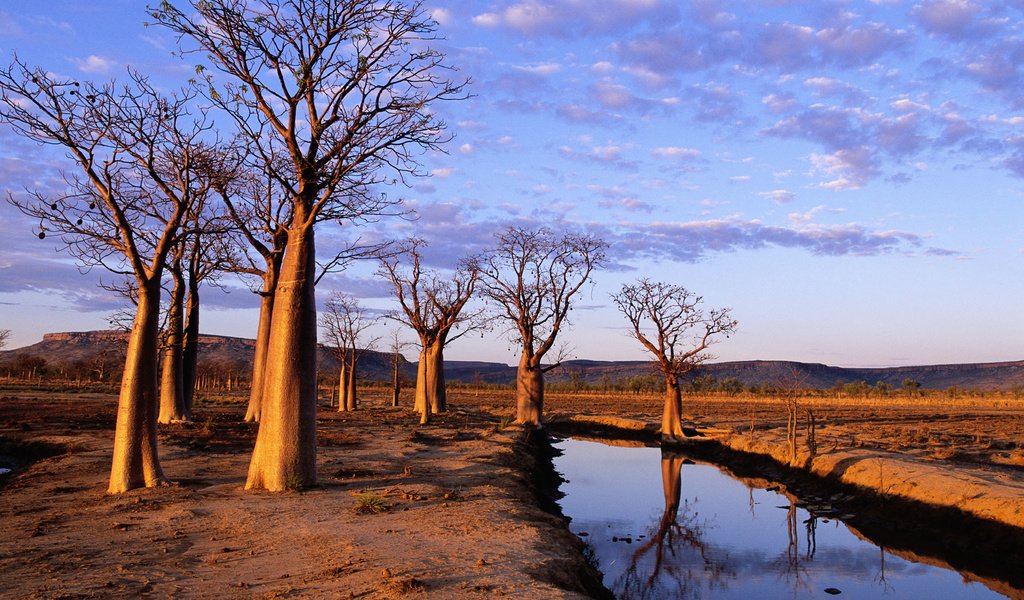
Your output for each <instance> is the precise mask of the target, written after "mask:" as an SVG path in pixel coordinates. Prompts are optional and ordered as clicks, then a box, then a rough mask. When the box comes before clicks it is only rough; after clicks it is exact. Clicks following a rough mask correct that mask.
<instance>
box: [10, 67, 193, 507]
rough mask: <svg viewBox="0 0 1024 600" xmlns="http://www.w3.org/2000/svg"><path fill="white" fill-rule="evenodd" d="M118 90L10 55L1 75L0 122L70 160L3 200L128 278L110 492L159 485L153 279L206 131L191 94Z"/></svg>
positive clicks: (70, 247) (175, 230)
mask: <svg viewBox="0 0 1024 600" xmlns="http://www.w3.org/2000/svg"><path fill="white" fill-rule="evenodd" d="M128 76H129V77H128V82H127V83H126V84H125V85H123V86H118V85H116V84H114V83H108V84H104V85H95V84H92V83H88V82H78V81H74V80H70V79H63V78H59V77H58V76H56V75H53V74H52V73H51V72H49V71H46V70H44V69H41V68H30V67H29V66H27V65H26V64H25V63H23V62H21V61H20V60H19V59H18V58H17V57H15V58H14V59H13V62H12V63H11V64H10V65H9V66H7V67H4V68H2V69H0V122H2V123H4V124H6V125H8V126H10V127H12V128H13V129H14V130H15V131H16V132H17V133H19V134H20V135H22V136H24V137H26V138H28V139H31V140H34V141H36V142H39V143H41V144H48V145H55V146H59V147H61V148H63V149H64V150H65V152H66V155H67V156H68V157H69V159H70V160H71V161H72V162H73V163H75V164H76V166H77V169H76V170H75V171H73V172H72V171H68V172H65V173H64V180H65V183H66V186H67V187H66V189H65V190H64V191H62V192H60V193H58V194H55V195H44V194H42V193H39V192H32V193H29V194H28V195H27V197H15V196H13V195H12V196H9V201H10V202H11V203H12V204H14V205H15V206H16V207H17V208H18V209H20V210H21V211H22V212H23V213H25V214H26V215H28V216H30V217H32V218H34V219H38V221H39V223H40V225H39V231H38V236H39V237H40V238H45V237H46V236H47V235H48V234H50V233H55V234H56V236H57V238H58V239H59V240H60V243H61V244H62V246H63V249H64V250H65V251H67V252H69V253H70V254H72V255H73V256H75V257H76V258H77V259H78V260H79V262H80V263H81V264H82V265H83V266H85V267H86V268H88V267H95V266H102V267H105V268H107V269H109V270H111V271H113V272H114V273H118V274H122V275H129V276H130V277H131V279H132V281H133V283H134V285H135V287H136V290H137V294H138V303H137V305H136V307H135V314H134V317H133V322H132V329H131V336H130V338H129V342H128V349H127V355H126V360H125V368H124V375H123V378H122V382H121V392H120V398H119V400H118V409H117V421H116V425H115V430H114V455H113V462H112V467H111V473H110V484H109V487H108V491H109V492H110V493H119V492H124V491H127V490H130V489H133V488H136V487H141V486H155V485H159V484H160V483H162V482H164V481H165V479H164V474H163V471H162V470H161V468H160V461H159V458H158V456H157V440H156V419H157V367H156V365H157V351H158V346H159V331H158V329H159V318H160V295H161V289H160V284H161V279H162V277H163V273H164V265H165V264H166V262H167V259H168V256H169V255H170V253H171V252H172V251H173V249H174V247H175V245H176V244H177V241H178V239H179V237H180V235H181V229H182V224H183V223H184V221H185V219H186V216H187V215H188V212H189V210H190V209H191V207H192V206H193V204H194V202H195V200H196V198H198V197H200V196H203V195H204V194H205V193H206V189H207V187H208V184H207V182H206V181H204V180H203V179H202V178H201V177H200V176H199V175H198V174H197V172H196V171H195V169H194V166H195V164H196V162H197V160H198V159H199V158H200V157H201V156H202V155H204V154H206V153H207V152H208V148H207V147H206V146H205V145H203V144H202V143H201V142H200V139H201V138H202V137H203V136H204V135H205V130H206V125H205V124H204V122H203V119H202V115H198V116H199V118H196V117H195V115H191V114H190V112H189V107H190V106H191V105H192V100H193V99H194V96H195V94H194V92H193V91H191V90H187V89H186V90H182V91H181V92H179V93H177V94H176V95H173V96H165V95H163V94H160V93H159V92H157V90H156V89H155V88H154V87H153V86H152V85H150V83H149V82H148V81H147V79H146V78H145V77H143V76H141V75H140V74H138V73H137V72H134V71H129V73H128Z"/></svg>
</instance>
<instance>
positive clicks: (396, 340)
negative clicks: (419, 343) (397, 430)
mask: <svg viewBox="0 0 1024 600" xmlns="http://www.w3.org/2000/svg"><path fill="white" fill-rule="evenodd" d="M408 345H409V344H408V342H403V341H402V332H401V331H399V330H398V329H397V328H396V329H393V330H391V406H392V407H397V406H398V398H399V396H401V394H402V371H401V367H402V349H403V348H405V347H406V346H408ZM0 347H2V346H0Z"/></svg>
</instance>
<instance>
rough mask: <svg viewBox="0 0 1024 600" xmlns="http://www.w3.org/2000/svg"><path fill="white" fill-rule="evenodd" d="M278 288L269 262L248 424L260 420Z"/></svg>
mask: <svg viewBox="0 0 1024 600" xmlns="http://www.w3.org/2000/svg"><path fill="white" fill-rule="evenodd" d="M276 287H277V270H276V268H275V267H274V266H273V265H272V264H271V263H270V262H269V261H268V263H267V271H266V273H265V274H264V275H263V291H262V292H261V296H260V322H259V326H258V328H257V329H256V348H255V354H254V355H253V361H252V385H251V386H250V388H249V407H248V409H247V410H246V411H245V420H246V422H249V423H252V422H258V421H259V420H260V408H261V406H262V400H263V387H264V383H265V375H266V369H267V348H268V346H269V343H270V325H271V323H272V321H273V317H274V288H276Z"/></svg>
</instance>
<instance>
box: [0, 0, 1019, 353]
mask: <svg viewBox="0 0 1024 600" xmlns="http://www.w3.org/2000/svg"><path fill="white" fill-rule="evenodd" d="M142 6H143V4H142V3H141V2H137V1H135V0H105V1H103V2H95V3H83V2H65V1H53V0H51V1H47V2H22V1H21V0H7V1H5V2H3V3H2V4H0V54H2V55H3V56H4V60H9V57H10V55H11V53H12V52H14V51H17V52H18V54H19V56H20V57H21V58H22V59H23V60H25V61H27V62H29V63H30V64H39V65H42V66H44V67H46V68H47V69H49V70H51V71H54V72H57V73H60V74H63V75H68V76H73V77H78V78H93V79H100V80H103V79H109V78H112V77H123V76H124V73H125V68H126V67H127V66H129V65H130V66H133V67H135V68H138V69H139V70H141V71H143V72H145V73H149V74H150V75H151V76H152V78H153V80H154V81H156V82H157V83H159V84H160V85H163V86H166V87H167V88H168V89H171V88H173V87H175V86H177V85H180V84H181V83H182V82H183V81H184V80H185V79H187V78H188V77H189V75H190V74H191V73H193V72H194V71H193V69H194V63H195V62H196V61H197V60H199V59H198V58H197V57H189V58H187V59H186V62H182V61H180V60H178V59H177V58H175V57H173V56H172V55H171V54H170V51H171V50H172V49H173V48H174V47H175V41H174V39H173V38H172V37H171V36H170V35H168V34H167V33H166V32H164V31H162V30H160V29H157V28H153V27H149V28H147V27H145V26H144V25H143V23H144V21H145V20H146V18H145V15H144V14H143V10H142ZM426 6H427V10H429V11H430V12H431V14H432V15H433V17H434V18H435V19H436V20H437V22H438V23H439V31H440V33H441V34H442V35H443V36H444V38H445V39H443V40H441V41H439V42H438V43H437V46H438V47H439V48H441V49H443V50H444V51H445V52H446V53H447V55H448V57H449V62H450V63H451V64H452V65H454V66H456V67H457V68H458V69H459V70H460V72H461V73H460V74H462V75H464V76H467V77H470V78H471V79H472V85H471V88H470V90H471V92H472V93H473V94H474V96H473V97H472V98H471V99H469V100H466V101H462V102H453V103H447V104H445V105H443V106H440V107H439V108H438V110H439V111H441V112H442V113H443V115H444V116H445V119H446V120H447V122H448V123H449V125H450V127H451V131H452V132H453V133H454V134H455V136H456V137H455V140H454V141H453V142H452V143H451V144H450V145H449V147H448V153H447V154H444V153H436V154H431V155H427V156H424V157H423V162H424V165H425V167H426V169H427V170H428V171H430V172H432V173H433V176H432V177H430V178H428V179H424V180H421V181H418V182H415V183H414V185H413V186H412V187H411V188H408V189H401V190H396V191H395V192H394V193H395V194H397V195H400V196H402V197H403V198H404V199H405V200H406V202H407V205H408V207H409V208H410V209H413V210H414V211H415V213H416V215H417V220H415V221H398V220H391V221H385V222H382V223H380V224H378V225H377V227H378V229H379V231H378V233H382V234H383V235H394V236H398V235H403V236H404V235H409V234H417V235H420V236H422V237H425V238H426V239H427V240H428V241H431V242H432V244H433V245H432V250H431V258H432V260H433V261H434V263H435V264H436V265H438V266H445V265H449V264H451V262H452V261H453V260H454V259H455V258H457V257H459V256H462V255H465V254H467V253H469V252H473V251H478V250H480V249H482V248H485V247H486V246H487V245H488V244H489V243H490V242H491V240H492V236H493V233H494V232H495V231H497V230H499V229H501V228H502V227H504V226H506V225H508V224H510V223H518V224H521V225H527V226H531V225H540V224H548V225H551V226H553V227H556V228H562V227H565V228H570V229H574V230H586V231H591V232H594V233H597V234H599V235H601V236H603V237H604V238H605V239H606V240H607V241H608V242H609V243H610V244H611V250H610V258H611V261H610V262H611V265H610V268H609V269H606V270H604V271H601V272H599V273H598V274H597V275H596V276H595V285H594V288H593V290H592V291H591V292H588V294H587V296H586V297H585V298H583V299H581V302H580V304H581V308H582V309H583V310H577V311H574V319H575V320H574V325H573V328H572V330H571V331H570V332H569V333H568V335H567V336H566V340H567V341H569V342H570V343H571V344H572V346H573V347H574V352H573V355H574V356H577V357H580V358H593V359H609V360H611V359H639V358H642V357H643V354H642V352H641V351H640V349H639V348H638V347H637V346H636V344H635V343H634V342H632V341H631V340H630V339H629V338H627V337H626V335H625V329H624V328H623V324H624V323H623V321H622V318H621V317H620V316H619V315H618V314H617V313H616V312H615V310H614V307H613V306H612V305H611V303H610V302H609V301H608V294H609V293H610V292H612V291H614V290H616V289H617V288H618V286H619V285H621V284H622V283H623V282H624V281H628V280H631V279H633V278H635V277H638V276H642V275H646V276H650V277H654V278H658V279H662V280H665V281H668V282H671V283H677V284H681V285H684V286H686V287H688V288H690V289H692V290H694V291H695V292H697V293H699V294H701V295H703V296H704V298H705V301H706V303H707V304H708V305H709V306H729V307H732V309H733V312H734V316H735V317H736V318H737V319H738V320H739V322H740V326H739V331H738V333H737V334H736V335H735V336H734V337H733V338H731V339H729V340H727V341H724V342H723V343H721V344H719V345H717V346H716V347H715V348H714V350H715V353H716V354H717V355H718V357H719V359H721V360H746V359H788V360H801V361H808V362H824V363H828V364H835V365H850V366H853V365H872V366H877V365H882V366H886V365H904V364H925V363H946V362H981V361H998V360H1017V359H1021V358H1024V351H1022V349H1021V342H1022V340H1024V303H1022V302H1021V298H1022V297H1024V232H1022V224H1024V204H1022V202H1021V196H1022V192H1024V68H1022V67H1021V65H1024V31H1022V29H1024V12H1022V9H1024V2H1020V1H1009V0H1007V1H1002V2H999V1H993V2H969V1H967V0H937V1H921V2H896V1H886V0H874V1H865V2H839V1H834V2H828V1H824V2H814V3H807V2H787V1H782V0H776V1H767V0H766V1H762V2H758V1H754V2H714V1H704V2H686V3H681V2H676V1H674V0H604V1H598V0H550V1H543V2H542V1H525V2H517V1H495V2H468V1H465V2H447V3H433V4H430V3H428V4H427V5H426ZM62 166H65V167H66V166H68V164H67V162H66V161H65V160H64V159H63V158H62V157H61V155H60V154H59V153H52V152H48V151H46V150H41V149H39V148H37V147H35V146H33V145H31V144H28V143H26V142H24V141H22V140H18V139H16V138H14V137H13V134H12V133H11V132H10V131H9V130H7V129H0V187H2V188H4V189H5V190H11V191H13V193H20V190H22V189H24V188H26V187H28V188H36V189H46V188H47V186H53V185H55V181H56V180H57V178H58V173H59V169H60V168H62ZM32 225H33V224H32V223H28V222H26V221H25V219H24V218H23V217H22V216H21V215H20V214H19V213H17V212H16V211H14V210H13V209H12V208H11V207H10V206H9V205H6V204H4V205H2V206H0V234H2V235H0V327H3V328H9V329H11V330H12V332H13V336H12V340H11V346H12V347H14V346H20V345H24V344H29V343H33V342H35V341H37V340H38V339H39V338H40V336H41V334H42V333H43V332H45V331H58V330H80V329H97V328H103V327H105V317H106V315H107V314H109V312H110V311H111V310H112V309H113V308H116V307H117V305H118V300H117V299H116V298H112V297H110V296H109V295H108V294H106V293H105V292H102V290H99V289H97V288H96V286H95V283H96V281H97V280H98V279H99V278H101V277H103V275H102V274H100V273H97V272H91V273H88V274H86V275H80V274H79V273H78V271H77V270H76V268H75V266H74V264H73V262H72V261H70V260H69V259H67V258H66V257H63V256H61V255H59V254H56V253H55V252H54V248H53V246H52V245H51V244H50V243H49V242H48V241H44V242H40V241H39V240H37V239H35V238H34V237H33V235H32ZM332 235H333V234H330V233H325V234H324V235H323V236H321V238H320V244H321V247H322V248H323V249H324V251H329V250H330V246H331V239H332ZM372 271H373V269H372V268H371V267H369V266H363V267H355V268H353V269H351V270H350V271H349V272H347V273H345V274H344V275H342V276H336V277H333V278H327V279H325V280H324V282H323V285H322V288H323V289H322V293H327V292H328V291H330V290H334V289H343V290H348V291H352V292H354V293H357V294H358V295H359V296H361V297H363V298H364V301H365V302H366V303H367V304H369V305H371V306H375V307H379V308H387V307H388V306H389V302H388V300H387V298H384V297H380V295H381V293H382V290H383V289H384V288H383V287H382V286H381V285H380V283H379V282H377V281H375V280H374V279H373V278H372ZM108 278H109V276H108ZM224 284H225V287H227V288H228V289H229V290H230V293H227V294H225V293H222V292H220V291H217V290H209V291H207V293H206V295H205V298H204V299H205V300H206V302H207V308H206V311H205V313H204V315H205V324H206V326H205V327H204V330H205V331H206V332H207V333H220V334H226V335H238V336H253V335H254V328H255V315H256V312H255V306H256V298H255V297H254V296H253V295H252V294H250V293H249V292H248V291H247V290H246V289H245V286H244V285H243V284H242V283H241V282H239V281H237V280H235V279H233V278H231V277H227V278H225V279H224ZM501 336H502V333H501V332H500V331H495V332H492V333H490V334H487V336H486V337H485V338H483V339H481V338H479V337H476V336H470V337H469V338H466V339H463V340H459V341H457V342H456V343H455V344H453V345H452V346H451V347H450V349H449V351H448V353H447V356H448V357H449V358H455V359H483V360H498V361H506V362H511V361H513V360H514V359H515V356H514V354H513V353H511V352H509V351H508V348H509V345H508V344H507V343H504V342H502V341H496V340H500V338H501Z"/></svg>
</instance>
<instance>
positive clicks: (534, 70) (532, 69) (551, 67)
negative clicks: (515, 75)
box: [514, 63, 562, 77]
mask: <svg viewBox="0 0 1024 600" xmlns="http://www.w3.org/2000/svg"><path fill="white" fill-rule="evenodd" d="M514 68H515V69H516V70H517V71H522V72H524V73H529V74H531V75H541V76H545V77H546V76H548V75H554V74H555V73H557V72H559V71H561V70H562V65H560V64H558V63H540V64H536V65H516V66H515V67H514Z"/></svg>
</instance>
